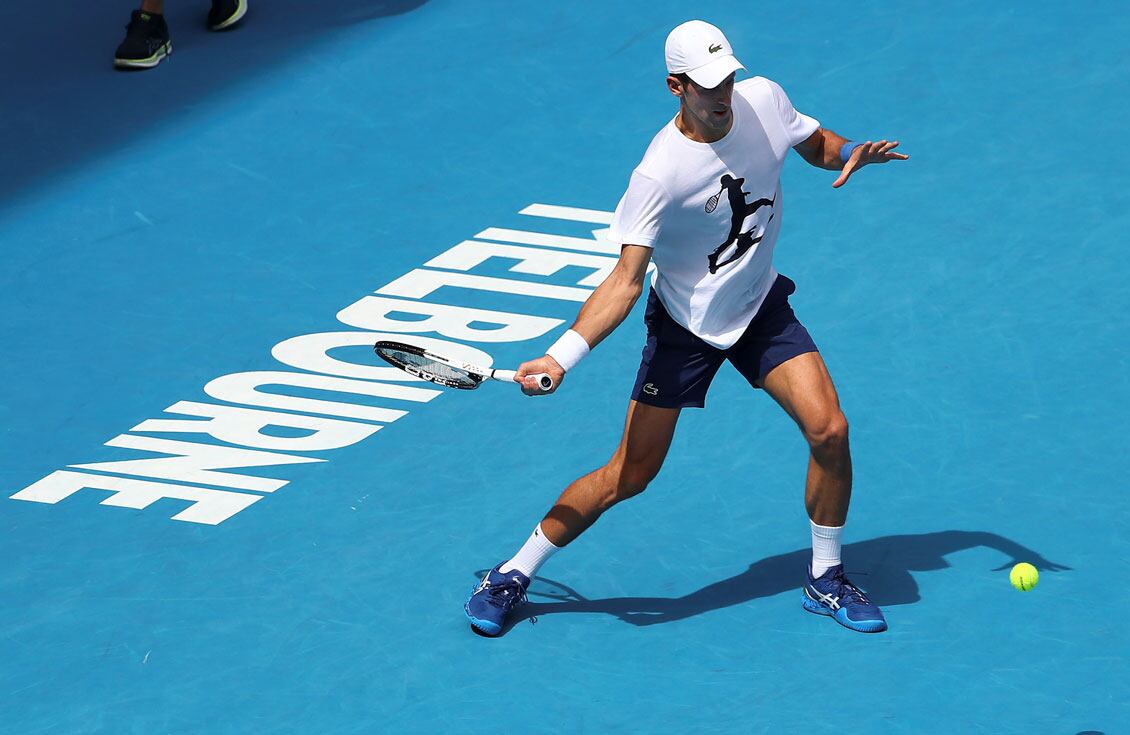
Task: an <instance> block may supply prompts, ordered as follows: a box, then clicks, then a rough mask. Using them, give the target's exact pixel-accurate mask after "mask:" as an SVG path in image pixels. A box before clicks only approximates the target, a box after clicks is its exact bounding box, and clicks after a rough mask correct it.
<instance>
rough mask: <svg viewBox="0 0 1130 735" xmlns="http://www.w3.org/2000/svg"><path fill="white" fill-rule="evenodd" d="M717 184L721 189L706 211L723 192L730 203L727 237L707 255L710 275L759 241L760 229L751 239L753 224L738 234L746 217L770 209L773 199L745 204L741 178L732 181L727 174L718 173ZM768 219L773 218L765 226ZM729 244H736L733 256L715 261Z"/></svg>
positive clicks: (710, 201) (762, 234)
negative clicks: (762, 209)
mask: <svg viewBox="0 0 1130 735" xmlns="http://www.w3.org/2000/svg"><path fill="white" fill-rule="evenodd" d="M719 183H721V184H722V189H721V191H719V192H718V193H717V194H715V195H714V196H712V197H710V200H709V201H707V203H706V211H707V212H713V211H714V209H715V207H717V206H718V198H719V197H720V196H721V194H722V192H723V191H724V192H726V198H727V199H728V200H729V202H730V213H731V214H730V235H729V237H727V238H726V242H724V243H722V244H721V245H719V246H718V249H717V250H715V251H714V252H713V253H711V254H710V257H709V259H708V260H709V261H710V272H711V273H717V272H718V269H719V268H721V267H722V266H724V265H729V264H730V263H733V262H734V261H735V260H739V259H740V258H741V257H742V256H743V255H745V254H746V253H747V252H748V251H749V249H750V248H752V247H753V246H754V245H756V244H757V243H759V242H761V238H762V237H764V236H765V228H764V227H763V228H762V229H761V234H759V235H757V236H756V237H754V235H753V233H754V231H755V230H756V229H757V225H756V224H754V225H753V227H751V228H750V229H748V230H746V231H745V232H742V231H741V230H742V225H743V224H745V221H746V218H747V217H749V216H750V215H752V214H753V213H754V212H756V211H757V210H759V209H761V208H762V207H764V206H766V205H768V206H770V207H772V206H773V199H758V200H757V201H754V202H750V203H749V204H747V203H746V197H748V196H750V195H749V194H748V193H747V192H744V191H742V184H744V183H745V179H744V178H742V179H735V178H734V177H733V176H730V174H722V179H721V180H720V181H719ZM772 219H773V215H772V214H770V215H769V219H767V220H765V224H766V225H768V224H769V222H771V221H772ZM731 245H736V247H735V249H734V253H733V255H731V256H730V257H729V258H727V259H726V260H723V261H722V262H721V263H719V262H718V258H720V257H721V256H722V253H724V252H726V249H727V248H729V247H730V246H731Z"/></svg>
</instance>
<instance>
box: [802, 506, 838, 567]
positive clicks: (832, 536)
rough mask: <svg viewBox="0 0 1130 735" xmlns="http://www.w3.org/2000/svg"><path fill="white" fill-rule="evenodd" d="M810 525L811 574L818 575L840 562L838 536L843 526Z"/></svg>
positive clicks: (810, 521)
mask: <svg viewBox="0 0 1130 735" xmlns="http://www.w3.org/2000/svg"><path fill="white" fill-rule="evenodd" d="M808 522H809V523H810V524H811V525H812V576H813V577H819V576H820V575H821V574H823V573H824V572H826V571H828V570H829V569H831V568H832V567H834V566H836V565H837V564H839V563H840V536H841V535H843V532H844V527H843V526H818V525H816V524H815V523H813V522H812V520H811V519H810V520H809V521H808Z"/></svg>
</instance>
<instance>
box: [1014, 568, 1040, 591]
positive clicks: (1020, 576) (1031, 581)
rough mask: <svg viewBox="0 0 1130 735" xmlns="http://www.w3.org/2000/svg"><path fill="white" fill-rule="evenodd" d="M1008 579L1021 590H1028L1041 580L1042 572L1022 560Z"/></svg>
mask: <svg viewBox="0 0 1130 735" xmlns="http://www.w3.org/2000/svg"><path fill="white" fill-rule="evenodd" d="M1008 581H1009V582H1012V586H1013V587H1015V588H1016V589H1018V590H1020V591H1021V592H1027V591H1028V590H1030V589H1032V588H1033V587H1035V586H1036V584H1037V583H1038V582H1039V581H1040V573H1039V572H1038V571H1036V567H1034V566H1032V565H1031V564H1029V563H1028V562H1021V563H1019V564H1017V565H1016V566H1014V567H1013V568H1012V571H1011V572H1009V573H1008Z"/></svg>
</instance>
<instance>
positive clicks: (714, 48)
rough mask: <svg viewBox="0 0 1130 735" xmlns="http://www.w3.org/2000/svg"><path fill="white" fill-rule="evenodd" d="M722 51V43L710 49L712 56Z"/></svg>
mask: <svg viewBox="0 0 1130 735" xmlns="http://www.w3.org/2000/svg"><path fill="white" fill-rule="evenodd" d="M721 50H722V44H720V43H719V44H715V45H714V46H711V47H710V53H712V54H716V53H718V52H719V51H721Z"/></svg>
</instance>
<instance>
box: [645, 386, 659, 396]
mask: <svg viewBox="0 0 1130 735" xmlns="http://www.w3.org/2000/svg"><path fill="white" fill-rule="evenodd" d="M643 392H644V393H647V394H648V395H649V396H657V395H659V389H658V388H656V387H655V386H654V385H652V384H651V383H644V384H643Z"/></svg>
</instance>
